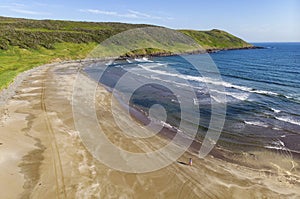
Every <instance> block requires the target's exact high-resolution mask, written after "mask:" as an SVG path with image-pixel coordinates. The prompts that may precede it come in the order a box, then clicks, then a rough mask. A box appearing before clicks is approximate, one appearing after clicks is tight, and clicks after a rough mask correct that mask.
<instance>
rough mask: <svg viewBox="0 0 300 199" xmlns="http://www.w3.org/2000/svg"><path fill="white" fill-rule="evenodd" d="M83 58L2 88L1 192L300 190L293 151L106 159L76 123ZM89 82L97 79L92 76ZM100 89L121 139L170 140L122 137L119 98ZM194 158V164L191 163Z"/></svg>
mask: <svg viewBox="0 0 300 199" xmlns="http://www.w3.org/2000/svg"><path fill="white" fill-rule="evenodd" d="M79 65H80V64H79V63H77V62H74V63H72V62H71V63H60V64H52V65H46V66H43V67H39V68H37V69H34V70H32V71H30V72H27V73H25V74H23V76H22V78H19V79H20V81H19V83H16V84H15V85H13V86H12V87H11V88H10V92H2V94H1V95H2V98H1V100H2V103H0V179H1V180H0V190H1V191H0V198H28V197H30V198H264V197H265V198H287V197H289V198H297V197H300V172H299V160H297V159H294V158H293V157H292V156H291V155H290V154H289V153H286V154H279V153H273V152H268V151H260V152H259V151H257V152H254V151H253V152H251V153H250V152H249V153H243V154H238V155H228V156H226V153H225V152H219V153H222V154H223V155H222V157H226V158H228V159H231V160H232V161H226V160H225V159H224V158H217V157H216V156H215V157H214V156H213V154H212V155H210V156H207V157H206V158H204V159H199V158H197V157H196V156H195V155H193V154H192V153H190V152H186V153H184V154H183V155H182V156H181V157H180V158H179V159H178V160H177V161H175V162H174V163H172V164H171V165H169V166H167V167H165V168H162V169H160V170H158V171H153V172H148V173H143V174H135V173H126V172H121V171H116V170H114V169H112V168H110V167H108V166H105V165H104V164H103V163H101V161H99V160H97V159H96V158H94V157H93V156H92V155H91V154H90V152H89V151H88V150H87V148H86V147H85V145H84V144H83V143H82V140H81V138H80V134H79V132H78V131H77V130H76V128H75V126H74V120H73V112H72V105H71V101H72V94H73V93H72V92H73V83H74V80H75V78H76V74H77V70H78V67H79ZM86 83H87V84H95V82H93V81H92V80H89V79H88V78H87V79H86ZM12 90H13V91H15V92H12ZM4 95H5V96H4ZM96 96H97V103H96V108H97V116H98V117H99V118H101V120H99V123H101V125H102V126H103V127H104V128H105V129H106V132H108V133H107V134H106V136H107V137H108V139H109V140H110V141H111V142H112V143H114V144H115V145H117V146H119V147H121V148H123V149H125V150H127V151H132V152H138V153H141V152H147V151H151V150H156V149H159V148H160V147H162V146H164V145H165V144H166V143H167V142H168V140H166V139H163V138H161V137H158V136H155V137H153V138H150V139H141V140H130V139H129V138H126V137H124V136H122V135H121V134H120V129H119V128H118V127H117V126H116V124H115V121H114V120H113V117H112V113H111V107H110V104H111V103H110V102H111V101H112V100H114V101H115V104H116V103H117V102H116V100H115V99H114V98H113V97H112V95H111V93H109V92H108V91H106V90H105V88H104V87H102V86H99V87H98V89H97V92H96ZM117 110H118V111H119V112H120V114H119V117H120V118H119V119H121V120H123V121H127V120H128V118H126V117H125V116H123V114H122V111H123V110H122V108H121V107H119V108H118V107H117ZM82 111H84V109H82ZM87 117H88V116H87ZM129 124H130V123H129ZM137 125H139V124H137ZM216 150H218V149H216ZM109 152H110V151H107V153H109ZM190 157H192V158H193V166H187V165H185V164H184V163H186V162H187V161H188V159H189V158H190Z"/></svg>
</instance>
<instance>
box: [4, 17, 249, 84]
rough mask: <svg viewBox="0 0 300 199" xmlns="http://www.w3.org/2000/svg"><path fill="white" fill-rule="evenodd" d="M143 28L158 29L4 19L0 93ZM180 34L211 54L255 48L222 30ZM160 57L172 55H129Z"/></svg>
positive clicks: (145, 51)
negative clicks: (25, 75)
mask: <svg viewBox="0 0 300 199" xmlns="http://www.w3.org/2000/svg"><path fill="white" fill-rule="evenodd" d="M141 27H154V26H152V25H146V24H126V23H107V22H74V21H59V20H31V19H20V18H9V17H0V60H1V61H0V89H1V88H3V87H5V86H7V85H8V84H9V83H10V82H11V81H12V80H13V79H14V77H15V76H16V75H17V74H18V73H20V72H23V71H25V70H28V69H30V68H33V67H35V66H38V65H41V64H45V63H49V62H53V61H58V60H70V59H81V58H84V57H85V56H86V55H87V54H88V53H89V52H90V51H91V50H92V49H94V48H95V47H96V46H97V44H98V43H100V42H102V41H104V40H105V39H107V38H109V37H110V36H112V35H115V34H118V33H120V32H123V31H126V30H129V29H133V28H141ZM179 31H180V32H182V33H184V34H186V35H188V36H190V37H192V38H193V39H194V40H195V41H196V42H198V43H199V44H200V45H201V46H202V47H204V48H205V49H207V50H215V49H235V48H246V47H252V45H250V44H248V43H246V42H245V41H243V40H241V39H239V38H237V37H235V36H233V35H231V34H229V33H227V32H224V31H221V30H215V29H214V30H211V31H194V30H179ZM172 47H173V48H174V46H172ZM175 47H176V46H175ZM160 53H168V52H164V51H162V50H159V49H141V50H138V51H136V52H131V53H128V54H126V55H128V56H135V55H137V54H138V55H147V54H152V55H153V54H155V55H157V54H160Z"/></svg>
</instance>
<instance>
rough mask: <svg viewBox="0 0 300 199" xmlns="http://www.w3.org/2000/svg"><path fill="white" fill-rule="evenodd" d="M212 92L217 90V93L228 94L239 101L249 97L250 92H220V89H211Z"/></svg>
mask: <svg viewBox="0 0 300 199" xmlns="http://www.w3.org/2000/svg"><path fill="white" fill-rule="evenodd" d="M211 91H213V92H217V93H221V94H224V95H228V96H231V97H233V98H235V99H238V100H241V101H245V100H247V99H248V98H249V96H250V94H249V93H241V92H240V93H237V92H222V91H218V90H211Z"/></svg>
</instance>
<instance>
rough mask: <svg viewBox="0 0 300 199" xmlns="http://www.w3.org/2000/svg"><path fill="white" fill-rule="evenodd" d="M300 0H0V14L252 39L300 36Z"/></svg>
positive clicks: (279, 40) (274, 39) (290, 38)
mask: <svg viewBox="0 0 300 199" xmlns="http://www.w3.org/2000/svg"><path fill="white" fill-rule="evenodd" d="M299 11H300V1H299V0H206V1H202V0H184V1H179V0H172V1H169V0H151V1H137V0H126V1H125V0H85V1H83V0H82V1H74V0H73V1H71V0H44V1H37V0H1V2H0V15H1V16H11V17H24V18H33V19H64V20H77V21H119V22H129V23H147V24H156V25H162V26H166V27H169V28H175V29H196V30H210V29H213V28H217V29H222V30H225V31H228V32H230V33H232V34H234V35H237V36H239V37H241V38H243V39H245V40H246V41H249V42H270V41H277V42H282V41H290V42H291V41H298V42H300V12H299Z"/></svg>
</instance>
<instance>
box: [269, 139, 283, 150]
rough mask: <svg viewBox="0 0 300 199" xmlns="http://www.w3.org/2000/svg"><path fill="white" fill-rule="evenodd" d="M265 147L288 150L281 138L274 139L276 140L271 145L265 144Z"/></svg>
mask: <svg viewBox="0 0 300 199" xmlns="http://www.w3.org/2000/svg"><path fill="white" fill-rule="evenodd" d="M265 148H268V149H278V150H287V148H286V147H285V144H284V142H282V141H281V140H278V141H274V142H272V143H271V145H269V146H265Z"/></svg>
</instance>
